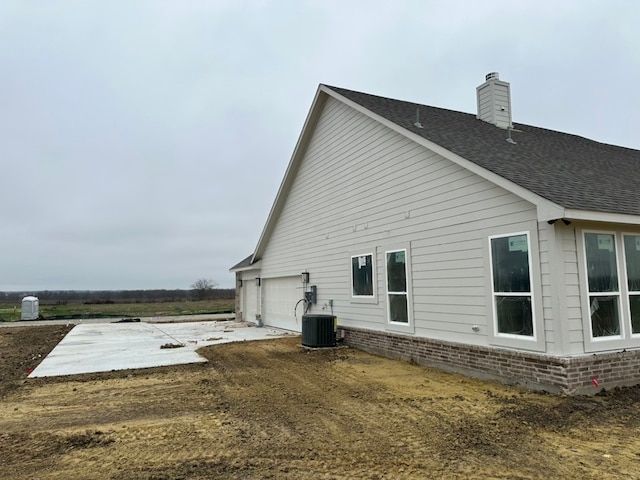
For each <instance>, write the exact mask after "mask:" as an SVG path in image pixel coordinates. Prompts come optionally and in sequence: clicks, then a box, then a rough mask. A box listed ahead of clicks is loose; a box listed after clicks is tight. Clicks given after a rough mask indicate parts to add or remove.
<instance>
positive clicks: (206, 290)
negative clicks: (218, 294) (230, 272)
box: [191, 278, 218, 300]
mask: <svg viewBox="0 0 640 480" xmlns="http://www.w3.org/2000/svg"><path fill="white" fill-rule="evenodd" d="M217 286H218V282H216V281H215V280H211V279H210V278H199V279H198V280H196V281H195V282H193V283H192V284H191V290H193V294H194V297H195V298H196V300H205V299H207V298H209V297H210V296H211V293H212V292H213V290H214V289H215V288H216V287H217Z"/></svg>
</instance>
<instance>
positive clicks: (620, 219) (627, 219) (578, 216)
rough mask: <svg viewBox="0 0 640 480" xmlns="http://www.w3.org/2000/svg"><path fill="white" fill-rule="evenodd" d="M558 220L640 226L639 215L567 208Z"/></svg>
mask: <svg viewBox="0 0 640 480" xmlns="http://www.w3.org/2000/svg"><path fill="white" fill-rule="evenodd" d="M558 218H565V219H567V220H574V221H575V220H581V221H586V222H604V223H620V224H626V225H640V215H631V214H626V213H611V212H597V211H594V210H578V209H574V208H567V209H565V211H564V215H563V216H562V217H558Z"/></svg>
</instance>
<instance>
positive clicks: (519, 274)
mask: <svg viewBox="0 0 640 480" xmlns="http://www.w3.org/2000/svg"><path fill="white" fill-rule="evenodd" d="M491 269H492V274H493V285H492V286H493V302H494V312H495V316H496V324H497V331H498V333H503V334H510V335H523V336H529V337H532V336H533V335H534V332H533V293H532V291H531V283H532V282H531V268H530V257H529V234H528V233H523V234H517V235H509V236H503V237H493V238H491Z"/></svg>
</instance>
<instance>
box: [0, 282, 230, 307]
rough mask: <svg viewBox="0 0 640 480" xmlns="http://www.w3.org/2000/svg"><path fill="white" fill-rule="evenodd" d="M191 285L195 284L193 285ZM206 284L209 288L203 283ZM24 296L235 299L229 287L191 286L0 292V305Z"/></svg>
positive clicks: (89, 300)
mask: <svg viewBox="0 0 640 480" xmlns="http://www.w3.org/2000/svg"><path fill="white" fill-rule="evenodd" d="M194 286H195V284H194ZM207 287H209V286H208V285H207ZM27 295H33V296H34V297H38V299H39V301H40V304H45V305H56V304H57V305H66V304H70V303H86V304H105V303H160V302H186V301H189V300H229V299H233V298H235V290H234V289H233V288H204V289H203V288H193V289H192V290H181V289H176V290H43V291H31V292H0V304H3V305H19V304H20V302H21V301H22V298H23V297H25V296H27Z"/></svg>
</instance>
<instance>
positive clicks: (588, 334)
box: [576, 228, 640, 352]
mask: <svg viewBox="0 0 640 480" xmlns="http://www.w3.org/2000/svg"><path fill="white" fill-rule="evenodd" d="M585 233H600V234H609V235H613V236H614V239H615V246H616V263H617V265H616V266H617V269H618V295H619V297H618V298H619V312H620V335H614V336H606V337H594V336H593V334H592V331H591V312H590V303H589V295H590V292H589V285H588V281H589V277H588V272H587V252H586V245H585ZM626 235H632V236H636V237H640V232H634V231H626V230H617V229H594V228H579V229H576V243H577V246H578V274H579V276H580V294H581V296H582V297H583V298H582V302H581V307H582V328H583V332H584V335H583V339H584V345H585V352H602V351H610V350H619V349H624V348H638V347H640V334H633V333H632V328H631V308H630V304H629V286H628V277H627V261H626V256H625V246H624V237H625V236H626ZM578 236H579V237H580V238H578Z"/></svg>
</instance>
